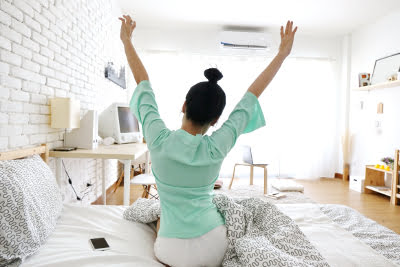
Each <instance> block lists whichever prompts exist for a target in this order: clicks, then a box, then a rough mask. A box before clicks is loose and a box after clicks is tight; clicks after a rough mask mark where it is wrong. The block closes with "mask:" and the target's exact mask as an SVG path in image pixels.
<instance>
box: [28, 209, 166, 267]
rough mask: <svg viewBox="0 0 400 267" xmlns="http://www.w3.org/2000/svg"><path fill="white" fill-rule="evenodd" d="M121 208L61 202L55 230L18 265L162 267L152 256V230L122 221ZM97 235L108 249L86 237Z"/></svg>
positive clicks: (153, 235) (138, 224)
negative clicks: (98, 248)
mask: <svg viewBox="0 0 400 267" xmlns="http://www.w3.org/2000/svg"><path fill="white" fill-rule="evenodd" d="M124 209H125V207H123V206H88V207H84V206H77V205H71V204H68V205H64V208H63V211H62V215H61V217H60V218H59V221H58V223H57V227H56V230H55V232H54V233H53V234H52V235H51V236H50V238H49V240H48V241H47V242H46V244H44V245H43V246H42V247H41V248H40V250H39V251H38V252H37V253H36V254H35V255H32V256H31V257H28V258H27V259H26V260H25V261H24V263H23V264H22V265H21V266H22V267H28V266H35V267H37V266H40V267H44V266H56V267H64V266H65V267H66V266H68V267H71V266H121V267H122V266H143V267H147V266H148V267H150V266H151V267H153V266H155V267H159V266H163V265H162V264H160V263H159V262H158V261H157V259H156V258H155V256H154V249H153V244H154V241H155V238H156V234H155V231H154V229H152V228H151V227H150V226H148V225H145V224H141V223H134V222H130V221H127V220H124V219H123V218H122V213H123V211H124ZM96 237H104V238H105V239H106V240H107V242H108V243H109V245H110V247H111V250H108V251H94V250H93V249H92V247H91V245H90V244H89V239H90V238H96Z"/></svg>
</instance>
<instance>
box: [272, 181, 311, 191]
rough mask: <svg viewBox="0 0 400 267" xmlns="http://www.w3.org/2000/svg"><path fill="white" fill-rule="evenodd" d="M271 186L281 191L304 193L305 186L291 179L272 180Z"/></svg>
mask: <svg viewBox="0 0 400 267" xmlns="http://www.w3.org/2000/svg"><path fill="white" fill-rule="evenodd" d="M271 186H272V187H273V188H276V189H278V190H279V191H282V192H283V191H297V192H303V191H304V186H302V185H301V184H298V183H296V182H295V181H292V180H290V179H272V180H271Z"/></svg>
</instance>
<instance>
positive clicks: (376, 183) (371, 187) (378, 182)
mask: <svg viewBox="0 0 400 267" xmlns="http://www.w3.org/2000/svg"><path fill="white" fill-rule="evenodd" d="M399 153H400V152H399V150H396V151H395V157H394V164H393V165H394V168H393V170H390V171H387V170H382V169H378V168H375V167H374V166H373V165H367V166H365V181H364V192H365V193H367V194H368V193H373V192H377V193H379V194H382V195H385V196H388V197H390V203H391V204H392V205H398V204H400V192H399V189H400V185H399V166H400V165H399V164H400V162H399ZM385 174H390V175H391V176H392V187H388V186H385Z"/></svg>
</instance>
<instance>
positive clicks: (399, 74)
mask: <svg viewBox="0 0 400 267" xmlns="http://www.w3.org/2000/svg"><path fill="white" fill-rule="evenodd" d="M397 80H398V81H400V67H399V70H398V71H397Z"/></svg>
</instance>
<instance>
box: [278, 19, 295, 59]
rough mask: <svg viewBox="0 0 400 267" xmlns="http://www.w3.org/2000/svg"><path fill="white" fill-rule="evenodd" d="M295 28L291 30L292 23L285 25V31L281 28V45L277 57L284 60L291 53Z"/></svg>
mask: <svg viewBox="0 0 400 267" xmlns="http://www.w3.org/2000/svg"><path fill="white" fill-rule="evenodd" d="M296 31H297V27H295V28H294V29H293V21H288V22H287V23H286V27H285V29H283V26H282V27H281V45H280V46H279V53H278V54H279V55H282V56H283V57H284V58H286V57H287V56H288V55H289V54H290V52H291V51H292V46H293V41H294V35H295V34H296Z"/></svg>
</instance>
